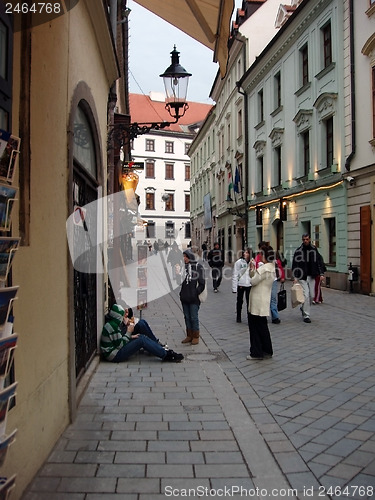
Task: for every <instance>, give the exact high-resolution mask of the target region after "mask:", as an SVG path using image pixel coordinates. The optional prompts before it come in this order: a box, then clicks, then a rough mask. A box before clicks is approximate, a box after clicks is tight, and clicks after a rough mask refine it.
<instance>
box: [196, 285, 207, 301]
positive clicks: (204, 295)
mask: <svg viewBox="0 0 375 500" xmlns="http://www.w3.org/2000/svg"><path fill="white" fill-rule="evenodd" d="M198 299H199V300H200V302H206V300H207V286H206V283H204V289H203V291H202V292H201V293H200V294H199V295H198Z"/></svg>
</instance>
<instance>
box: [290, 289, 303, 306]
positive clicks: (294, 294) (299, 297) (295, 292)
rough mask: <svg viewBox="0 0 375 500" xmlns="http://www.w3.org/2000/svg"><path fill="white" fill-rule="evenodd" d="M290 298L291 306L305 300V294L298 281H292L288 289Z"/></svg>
mask: <svg viewBox="0 0 375 500" xmlns="http://www.w3.org/2000/svg"><path fill="white" fill-rule="evenodd" d="M290 298H291V299H292V307H293V308H294V307H297V306H299V305H300V304H303V303H304V302H305V295H304V293H303V288H302V285H301V284H300V283H294V285H293V286H292V288H291V290H290Z"/></svg>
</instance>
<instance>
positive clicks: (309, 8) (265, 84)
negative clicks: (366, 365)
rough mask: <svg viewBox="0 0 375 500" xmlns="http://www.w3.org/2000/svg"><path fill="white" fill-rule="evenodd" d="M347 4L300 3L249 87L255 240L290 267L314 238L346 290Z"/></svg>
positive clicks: (245, 82)
mask: <svg viewBox="0 0 375 500" xmlns="http://www.w3.org/2000/svg"><path fill="white" fill-rule="evenodd" d="M343 21H344V10H343V4H342V2H335V1H326V0H322V1H320V0H316V1H315V0H314V1H310V2H306V1H304V2H300V3H299V4H298V5H296V8H295V10H294V11H292V13H291V15H289V17H288V18H287V19H286V21H285V22H284V23H282V22H281V23H280V24H282V27H281V28H280V30H279V32H278V34H277V35H276V36H275V37H274V38H273V39H272V40H271V42H270V43H269V44H268V45H267V46H266V47H265V48H264V50H263V52H262V53H261V54H260V55H259V57H258V58H257V60H256V61H255V62H254V63H253V64H252V66H250V68H249V69H248V70H247V72H246V73H245V75H244V76H243V78H242V79H241V81H240V85H241V87H242V88H243V89H244V91H245V92H246V94H247V95H248V102H249V115H248V119H249V165H250V168H249V195H250V201H249V209H250V216H249V234H250V235H251V238H250V239H251V240H252V241H253V242H254V243H255V245H257V244H258V243H259V242H260V241H262V240H266V241H270V243H271V245H272V246H273V247H274V248H276V249H278V250H280V251H281V252H283V253H284V255H285V257H286V258H287V260H288V263H289V264H290V263H291V260H292V256H293V253H294V250H295V248H297V247H298V246H299V245H300V241H301V235H302V234H303V233H310V234H311V238H312V240H313V242H314V244H315V245H316V246H317V247H318V248H319V251H320V253H321V254H322V256H323V259H324V262H325V264H326V267H327V274H326V280H327V285H329V286H332V287H334V288H340V289H345V288H346V285H347V271H348V268H347V266H348V259H347V198H346V194H347V189H346V183H345V182H344V180H343V173H344V168H345V166H344V165H345V128H344V85H343V81H344V56H343V54H344V39H343V31H342V25H343Z"/></svg>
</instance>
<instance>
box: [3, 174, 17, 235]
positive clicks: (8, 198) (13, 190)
mask: <svg viewBox="0 0 375 500" xmlns="http://www.w3.org/2000/svg"><path fill="white" fill-rule="evenodd" d="M17 194H18V188H17V187H12V186H9V185H8V184H3V183H0V231H9V229H10V219H11V214H12V208H13V203H14V201H15V200H16V199H17Z"/></svg>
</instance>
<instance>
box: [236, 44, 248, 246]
mask: <svg viewBox="0 0 375 500" xmlns="http://www.w3.org/2000/svg"><path fill="white" fill-rule="evenodd" d="M236 40H237V41H239V42H241V43H242V48H243V74H245V73H246V64H247V53H246V42H245V40H241V39H239V38H237V37H236ZM236 86H237V92H238V93H239V94H241V95H243V96H244V114H245V150H244V157H245V171H246V183H245V186H244V196H245V210H246V219H245V239H246V246H248V240H247V226H248V217H247V214H248V209H247V208H248V207H247V192H248V191H247V188H248V183H249V165H248V151H249V120H248V109H249V106H248V96H247V94H246V92H242V90H241V86H240V85H239V84H238V82H236Z"/></svg>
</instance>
